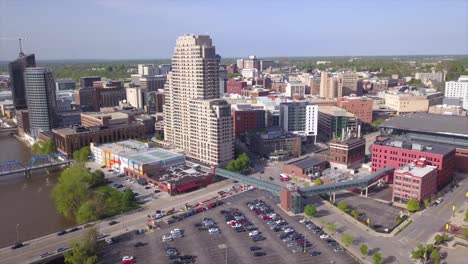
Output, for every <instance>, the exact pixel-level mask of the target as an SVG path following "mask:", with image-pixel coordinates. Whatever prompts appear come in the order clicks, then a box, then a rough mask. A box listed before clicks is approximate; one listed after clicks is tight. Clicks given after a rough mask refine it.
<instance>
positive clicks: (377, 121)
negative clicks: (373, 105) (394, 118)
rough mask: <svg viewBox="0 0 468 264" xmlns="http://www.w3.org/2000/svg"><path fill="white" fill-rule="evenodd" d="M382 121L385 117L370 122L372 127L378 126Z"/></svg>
mask: <svg viewBox="0 0 468 264" xmlns="http://www.w3.org/2000/svg"><path fill="white" fill-rule="evenodd" d="M384 121H385V119H383V118H378V119H376V120H375V121H374V122H372V126H373V127H379V126H380V125H381V124H382V123H383V122H384Z"/></svg>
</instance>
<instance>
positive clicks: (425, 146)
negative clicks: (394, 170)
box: [374, 137, 455, 155]
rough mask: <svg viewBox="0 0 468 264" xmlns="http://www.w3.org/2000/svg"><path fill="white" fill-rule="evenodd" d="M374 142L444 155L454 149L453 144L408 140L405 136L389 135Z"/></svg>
mask: <svg viewBox="0 0 468 264" xmlns="http://www.w3.org/2000/svg"><path fill="white" fill-rule="evenodd" d="M374 144H376V145H382V146H390V147H395V148H402V149H409V150H415V151H422V152H427V153H433V154H438V155H446V154H448V153H450V152H452V151H454V149H455V148H454V147H453V146H449V145H446V144H443V145H442V144H437V143H434V142H427V141H421V140H410V139H407V138H400V137H389V138H387V139H385V140H382V141H375V142H374Z"/></svg>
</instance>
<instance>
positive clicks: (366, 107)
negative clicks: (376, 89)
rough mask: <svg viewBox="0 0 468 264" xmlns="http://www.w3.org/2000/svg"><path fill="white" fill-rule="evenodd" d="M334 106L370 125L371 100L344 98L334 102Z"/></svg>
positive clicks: (352, 97) (365, 98)
mask: <svg viewBox="0 0 468 264" xmlns="http://www.w3.org/2000/svg"><path fill="white" fill-rule="evenodd" d="M336 105H337V106H338V107H341V108H343V109H345V110H346V111H348V112H350V113H353V114H354V115H356V117H358V118H359V119H360V120H361V121H362V122H364V123H367V124H371V123H372V105H373V100H372V99H370V98H367V97H354V96H345V97H341V98H338V99H337V100H336Z"/></svg>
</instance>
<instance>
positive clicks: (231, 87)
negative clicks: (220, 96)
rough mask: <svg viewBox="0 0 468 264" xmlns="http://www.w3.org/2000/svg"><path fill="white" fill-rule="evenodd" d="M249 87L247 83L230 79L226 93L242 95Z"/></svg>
mask: <svg viewBox="0 0 468 264" xmlns="http://www.w3.org/2000/svg"><path fill="white" fill-rule="evenodd" d="M245 87H247V82H245V81H241V80H235V79H229V80H228V81H227V83H226V93H228V94H242V90H243V89H244V88H245Z"/></svg>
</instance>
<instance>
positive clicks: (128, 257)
mask: <svg viewBox="0 0 468 264" xmlns="http://www.w3.org/2000/svg"><path fill="white" fill-rule="evenodd" d="M133 259H134V257H133V256H124V257H123V258H122V261H127V260H133Z"/></svg>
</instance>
